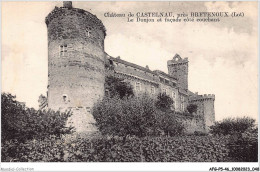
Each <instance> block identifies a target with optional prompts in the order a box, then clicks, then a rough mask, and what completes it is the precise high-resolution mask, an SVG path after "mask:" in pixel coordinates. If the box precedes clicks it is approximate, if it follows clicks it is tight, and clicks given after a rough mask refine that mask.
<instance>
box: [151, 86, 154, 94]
mask: <svg viewBox="0 0 260 172" xmlns="http://www.w3.org/2000/svg"><path fill="white" fill-rule="evenodd" d="M154 93H155V88H154V86H152V87H151V94H154Z"/></svg>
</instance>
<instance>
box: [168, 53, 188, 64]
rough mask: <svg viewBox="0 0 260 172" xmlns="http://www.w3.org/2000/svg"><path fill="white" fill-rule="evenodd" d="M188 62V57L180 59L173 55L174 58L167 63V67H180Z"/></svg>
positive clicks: (178, 56) (177, 55)
mask: <svg viewBox="0 0 260 172" xmlns="http://www.w3.org/2000/svg"><path fill="white" fill-rule="evenodd" d="M188 62H189V60H188V57H185V58H181V56H180V55H179V54H175V56H174V57H173V58H172V60H168V61H167V65H168V66H172V65H173V66H174V65H182V64H185V63H188Z"/></svg>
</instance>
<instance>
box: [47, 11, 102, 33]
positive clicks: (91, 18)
mask: <svg viewBox="0 0 260 172" xmlns="http://www.w3.org/2000/svg"><path fill="white" fill-rule="evenodd" d="M73 15H76V16H78V17H79V18H81V19H82V20H85V21H88V23H89V24H90V25H91V26H95V27H97V29H100V30H102V31H103V33H104V35H105V36H106V28H105V26H104V25H103V23H102V21H101V20H99V19H98V18H97V16H96V15H93V14H91V13H90V12H88V11H85V10H83V9H79V8H72V7H71V8H70V7H68V6H66V7H55V8H54V9H53V11H52V12H50V13H49V14H48V16H47V17H46V18H45V23H46V25H47V27H48V25H49V23H50V22H51V21H52V20H53V19H57V18H60V17H66V16H73Z"/></svg>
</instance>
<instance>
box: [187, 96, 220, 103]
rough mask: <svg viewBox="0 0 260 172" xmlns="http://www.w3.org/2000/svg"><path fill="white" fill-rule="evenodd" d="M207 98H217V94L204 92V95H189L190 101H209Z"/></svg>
mask: <svg viewBox="0 0 260 172" xmlns="http://www.w3.org/2000/svg"><path fill="white" fill-rule="evenodd" d="M207 100H213V101H214V100H215V95H214V94H204V95H196V94H195V95H193V96H190V97H189V101H190V102H193V101H207Z"/></svg>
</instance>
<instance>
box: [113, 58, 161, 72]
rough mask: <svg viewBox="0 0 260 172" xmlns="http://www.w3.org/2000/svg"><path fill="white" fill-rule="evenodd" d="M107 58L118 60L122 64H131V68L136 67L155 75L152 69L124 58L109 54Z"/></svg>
mask: <svg viewBox="0 0 260 172" xmlns="http://www.w3.org/2000/svg"><path fill="white" fill-rule="evenodd" d="M109 58H110V59H111V60H112V61H115V62H119V63H123V64H125V65H128V66H131V67H133V68H137V69H140V70H142V71H145V72H149V73H152V74H155V75H156V73H155V72H154V71H152V70H150V69H148V68H145V67H142V66H139V65H137V64H134V63H130V62H128V61H125V60H122V59H120V58H114V57H112V56H109Z"/></svg>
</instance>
